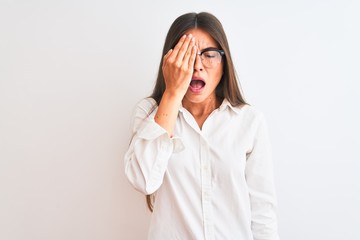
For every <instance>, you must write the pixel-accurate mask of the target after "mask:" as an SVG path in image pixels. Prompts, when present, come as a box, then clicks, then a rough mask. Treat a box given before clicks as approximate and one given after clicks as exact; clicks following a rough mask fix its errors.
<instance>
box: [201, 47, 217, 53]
mask: <svg viewBox="0 0 360 240" xmlns="http://www.w3.org/2000/svg"><path fill="white" fill-rule="evenodd" d="M212 50H215V51H218V50H220V49H218V48H215V47H208V48H205V49H203V50H201V51H200V53H203V52H206V51H212Z"/></svg>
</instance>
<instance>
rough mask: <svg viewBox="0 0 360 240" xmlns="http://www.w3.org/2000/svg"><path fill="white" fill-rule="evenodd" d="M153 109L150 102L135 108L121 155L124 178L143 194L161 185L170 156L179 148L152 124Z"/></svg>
mask: <svg viewBox="0 0 360 240" xmlns="http://www.w3.org/2000/svg"><path fill="white" fill-rule="evenodd" d="M156 108H157V107H156V102H155V101H154V100H153V99H151V100H149V99H145V100H143V101H141V102H140V103H139V104H138V105H137V106H136V109H135V111H134V116H133V127H132V138H131V141H130V145H129V147H128V149H127V151H126V153H125V156H124V163H125V175H126V176H127V178H128V180H129V181H130V183H131V184H132V185H133V186H134V188H135V189H136V190H138V191H140V192H142V193H144V194H152V193H154V192H155V191H156V190H157V189H158V188H159V187H160V186H161V184H162V182H163V178H164V175H165V172H166V169H167V165H168V161H169V159H170V157H171V155H172V153H173V152H177V151H181V150H182V148H183V145H182V142H181V140H180V139H179V138H177V137H173V138H170V137H169V136H168V134H167V132H166V130H165V129H163V128H162V127H161V126H160V125H158V124H157V123H156V122H155V121H154V115H155V113H156Z"/></svg>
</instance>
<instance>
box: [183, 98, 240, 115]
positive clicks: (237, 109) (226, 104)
mask: <svg viewBox="0 0 360 240" xmlns="http://www.w3.org/2000/svg"><path fill="white" fill-rule="evenodd" d="M245 106H246V105H245ZM245 106H243V107H245ZM243 107H236V106H235V107H234V106H232V105H231V104H230V102H229V101H228V100H227V99H226V98H224V100H223V102H222V103H221V105H220V107H219V111H221V112H222V111H224V110H225V109H227V108H229V109H231V110H232V111H234V112H235V113H237V114H240V112H241V111H242V108H243ZM184 109H185V108H184V106H183V105H182V103H181V105H180V109H179V111H180V112H184Z"/></svg>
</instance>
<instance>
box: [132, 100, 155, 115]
mask: <svg viewBox="0 0 360 240" xmlns="http://www.w3.org/2000/svg"><path fill="white" fill-rule="evenodd" d="M156 107H157V103H156V101H155V99H153V98H151V97H146V98H143V99H141V100H140V101H138V102H137V103H136V111H137V112H138V111H141V112H143V113H145V114H147V115H149V114H151V113H152V112H153V111H154V110H155V108H156Z"/></svg>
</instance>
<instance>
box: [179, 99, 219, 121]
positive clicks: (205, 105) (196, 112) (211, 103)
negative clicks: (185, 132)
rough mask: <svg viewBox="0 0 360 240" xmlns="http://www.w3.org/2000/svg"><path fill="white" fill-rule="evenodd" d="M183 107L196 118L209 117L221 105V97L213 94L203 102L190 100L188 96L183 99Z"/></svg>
mask: <svg viewBox="0 0 360 240" xmlns="http://www.w3.org/2000/svg"><path fill="white" fill-rule="evenodd" d="M182 104H183V107H184V108H186V110H188V111H189V112H190V113H191V114H192V115H193V116H194V117H195V118H196V117H205V118H206V117H207V116H209V115H210V113H211V112H213V111H214V110H215V109H216V108H218V107H219V106H220V104H221V103H220V99H219V98H217V97H216V96H215V95H212V96H210V97H208V98H207V99H205V100H204V101H203V102H199V103H194V102H190V101H189V100H188V99H186V97H185V98H184V99H183V101H182Z"/></svg>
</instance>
